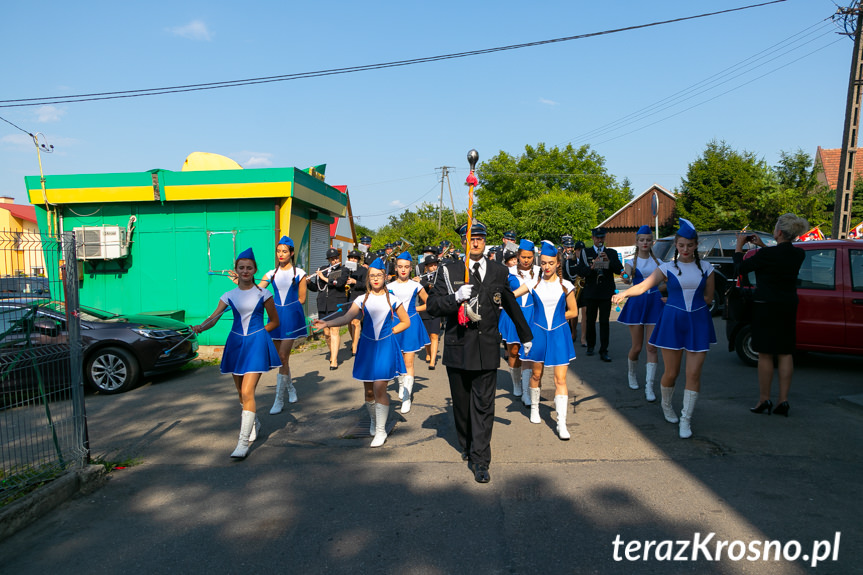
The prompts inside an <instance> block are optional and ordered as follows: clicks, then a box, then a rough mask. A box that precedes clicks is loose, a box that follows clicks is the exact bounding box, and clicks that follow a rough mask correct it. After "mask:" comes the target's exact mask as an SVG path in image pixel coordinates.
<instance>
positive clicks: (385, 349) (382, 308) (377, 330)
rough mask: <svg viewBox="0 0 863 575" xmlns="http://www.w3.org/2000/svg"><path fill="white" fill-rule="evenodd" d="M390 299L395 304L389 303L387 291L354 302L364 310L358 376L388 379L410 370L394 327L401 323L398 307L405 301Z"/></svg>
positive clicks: (355, 366) (355, 368)
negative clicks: (397, 312)
mask: <svg viewBox="0 0 863 575" xmlns="http://www.w3.org/2000/svg"><path fill="white" fill-rule="evenodd" d="M390 302H391V303H392V305H390V304H389V303H387V296H386V294H380V295H375V294H373V293H369V294H368V297H361V298H357V299H355V300H354V303H353V304H351V305H355V306H357V307H358V308H360V310H362V312H363V315H362V328H361V329H360V341H359V343H358V344H357V355H356V356H355V357H354V370H353V377H354V379H358V380H360V381H386V380H390V379H393V378H394V377H397V376H398V375H400V374H403V373H407V369H406V368H405V360H404V357H403V356H402V352H401V350H400V349H399V344H398V342H397V341H396V336H397V335H398V334H393V327H394V326H395V325H396V324H397V323H398V316H397V315H396V310H397V309H398V307H399V306H400V305H402V304H401V302H399V301H397V300H396V299H395V298H393V297H392V296H390ZM417 321H419V320H417ZM420 325H422V322H420Z"/></svg>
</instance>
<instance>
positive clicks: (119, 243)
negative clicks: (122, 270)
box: [73, 226, 129, 260]
mask: <svg viewBox="0 0 863 575" xmlns="http://www.w3.org/2000/svg"><path fill="white" fill-rule="evenodd" d="M73 231H74V232H75V245H76V247H77V252H78V259H79V260H115V259H118V258H124V257H126V256H127V255H129V246H128V244H127V243H126V228H125V227H121V226H81V227H80V228H74V229H73Z"/></svg>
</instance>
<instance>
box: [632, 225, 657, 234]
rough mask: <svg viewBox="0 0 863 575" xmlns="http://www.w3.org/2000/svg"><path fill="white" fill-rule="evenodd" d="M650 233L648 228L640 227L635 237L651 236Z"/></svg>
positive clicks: (645, 226)
mask: <svg viewBox="0 0 863 575" xmlns="http://www.w3.org/2000/svg"><path fill="white" fill-rule="evenodd" d="M652 233H653V232H652V231H651V230H650V226H648V225H647V224H645V225H643V226H641V227H640V228H638V231H637V232H635V235H637V236H641V235H646V234H652Z"/></svg>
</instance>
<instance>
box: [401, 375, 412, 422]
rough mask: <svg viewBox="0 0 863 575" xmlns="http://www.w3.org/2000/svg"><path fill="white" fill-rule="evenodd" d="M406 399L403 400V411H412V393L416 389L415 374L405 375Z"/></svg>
mask: <svg viewBox="0 0 863 575" xmlns="http://www.w3.org/2000/svg"><path fill="white" fill-rule="evenodd" d="M404 384H405V387H404V399H403V400H402V413H410V410H411V394H412V393H413V391H414V376H412V375H406V376H405V377H404Z"/></svg>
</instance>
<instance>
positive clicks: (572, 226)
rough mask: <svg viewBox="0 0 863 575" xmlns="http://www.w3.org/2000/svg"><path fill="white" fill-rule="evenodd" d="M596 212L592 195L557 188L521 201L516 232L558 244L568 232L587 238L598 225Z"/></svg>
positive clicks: (533, 238) (536, 240)
mask: <svg viewBox="0 0 863 575" xmlns="http://www.w3.org/2000/svg"><path fill="white" fill-rule="evenodd" d="M596 213H597V205H596V202H595V201H594V199H593V198H591V197H590V195H589V194H586V193H582V194H572V193H569V192H564V191H562V190H556V191H554V192H551V193H548V194H544V195H541V196H537V197H535V198H533V199H530V200H527V201H525V202H522V203H521V204H520V208H519V218H518V225H517V227H516V232H517V233H518V236H519V237H520V238H528V239H530V240H532V241H533V242H539V241H541V240H549V241H552V242H555V243H557V242H558V241H559V239H560V236H562V235H564V234H571V235H572V236H573V237H574V238H576V239H582V240H586V239H587V238H589V237H590V230H591V229H592V228H593V227H594V226H595V225H596Z"/></svg>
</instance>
